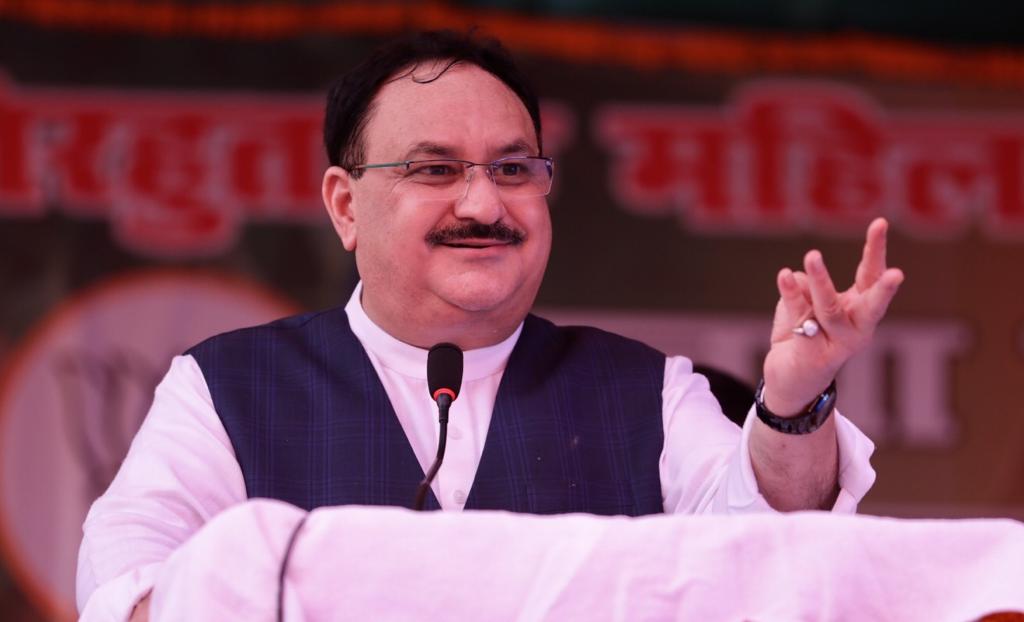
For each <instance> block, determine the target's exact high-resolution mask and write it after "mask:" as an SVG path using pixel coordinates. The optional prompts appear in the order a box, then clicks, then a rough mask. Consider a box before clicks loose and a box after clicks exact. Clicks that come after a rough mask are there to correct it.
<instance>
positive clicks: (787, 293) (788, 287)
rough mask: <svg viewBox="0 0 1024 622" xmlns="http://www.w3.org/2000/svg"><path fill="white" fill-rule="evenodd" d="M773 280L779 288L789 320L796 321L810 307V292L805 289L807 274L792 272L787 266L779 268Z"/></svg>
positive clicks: (805, 313)
mask: <svg viewBox="0 0 1024 622" xmlns="http://www.w3.org/2000/svg"><path fill="white" fill-rule="evenodd" d="M775 282H776V284H777V285H778V288H779V296H780V297H781V298H782V304H783V306H784V307H785V309H786V312H787V314H788V315H789V320H790V321H791V322H796V321H798V320H799V319H800V318H801V317H803V316H805V315H808V312H809V311H810V309H811V301H810V294H809V292H808V291H807V275H806V274H804V273H802V272H793V271H792V270H790V269H789V268H783V269H782V270H779V274H778V276H777V277H776V278H775Z"/></svg>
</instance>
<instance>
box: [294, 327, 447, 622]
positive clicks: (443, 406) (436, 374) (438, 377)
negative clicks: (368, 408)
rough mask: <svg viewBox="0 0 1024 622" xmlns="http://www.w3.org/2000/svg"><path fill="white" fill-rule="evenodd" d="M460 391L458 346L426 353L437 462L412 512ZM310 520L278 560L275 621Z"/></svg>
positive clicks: (421, 499) (440, 452)
mask: <svg viewBox="0 0 1024 622" xmlns="http://www.w3.org/2000/svg"><path fill="white" fill-rule="evenodd" d="M461 388H462V350H461V349H460V348H459V346H457V345H455V344H451V343H439V344H437V345H436V346H434V347H433V348H430V351H429V352H428V353H427V389H428V390H429V391H430V398H431V399H432V400H434V402H435V403H437V420H438V422H439V423H440V424H441V429H440V433H439V435H438V439H437V458H435V459H434V464H432V465H431V466H430V469H429V470H428V471H427V473H426V475H425V476H424V477H423V481H422V482H420V485H419V487H417V489H416V499H415V501H414V502H413V508H415V509H416V510H422V509H423V504H424V502H425V501H426V499H427V491H429V490H430V484H431V482H433V481H434V478H435V477H437V472H438V471H439V470H440V469H441V462H442V461H444V449H445V445H446V444H447V440H448V409H449V408H451V406H452V402H454V401H455V398H456V397H458V395H459V390H460V389H461ZM307 518H309V514H308V513H307V514H306V515H305V516H303V517H302V520H300V521H299V522H298V523H297V524H296V525H295V528H294V529H293V530H292V533H291V536H290V537H289V538H288V545H287V546H286V548H285V551H284V557H283V558H282V560H281V568H280V571H279V572H278V576H277V581H278V583H277V620H278V622H283V621H284V580H285V574H286V573H287V571H288V560H289V559H290V558H291V555H292V549H294V548H295V542H296V540H298V535H299V531H301V530H302V527H303V525H305V524H306V519H307Z"/></svg>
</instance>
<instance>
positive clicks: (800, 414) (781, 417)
mask: <svg viewBox="0 0 1024 622" xmlns="http://www.w3.org/2000/svg"><path fill="white" fill-rule="evenodd" d="M765 397H766V391H765V381H764V379H763V378H762V379H761V382H760V384H758V386H757V391H755V393H754V408H755V410H756V412H757V418H758V419H760V420H761V421H762V422H763V423H764V424H765V425H767V426H768V427H770V428H772V429H773V430H775V431H777V432H783V433H785V434H809V433H811V432H813V431H815V430H817V429H818V428H819V427H821V426H822V424H824V423H825V421H826V420H827V419H828V418H829V416H830V415H831V414H832V411H833V410H835V403H836V381H835V380H833V381H832V382H831V383H830V384H829V385H828V387H827V388H826V389H825V390H824V391H822V392H821V393H819V394H818V395H817V396H815V397H814V399H812V400H811V401H810V402H809V403H806V404H804V405H803V406H802V407H798V408H795V409H792V410H786V411H783V413H785V414H780V413H779V412H778V411H775V410H773V409H772V408H771V407H770V406H769V405H768V403H767V402H766V400H765ZM794 411H795V412H794Z"/></svg>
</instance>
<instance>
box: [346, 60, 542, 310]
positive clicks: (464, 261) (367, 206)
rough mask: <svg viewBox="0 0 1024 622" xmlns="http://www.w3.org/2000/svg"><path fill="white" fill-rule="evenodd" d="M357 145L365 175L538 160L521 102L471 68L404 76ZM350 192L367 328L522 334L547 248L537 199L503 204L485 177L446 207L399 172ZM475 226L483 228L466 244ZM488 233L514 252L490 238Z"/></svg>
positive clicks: (354, 183)
mask: <svg viewBox="0 0 1024 622" xmlns="http://www.w3.org/2000/svg"><path fill="white" fill-rule="evenodd" d="M445 64H446V63H445ZM441 66H443V65H436V64H434V63H426V64H424V65H422V66H421V67H420V68H418V69H417V70H416V72H415V75H416V76H417V77H420V78H424V77H433V76H434V75H435V74H436V73H437V70H438V68H439V67H441ZM363 141H364V145H365V153H366V163H367V164H373V163H384V162H399V161H405V160H429V159H437V158H453V159H460V160H469V161H472V162H481V163H486V162H491V161H493V160H496V159H498V158H502V157H506V156H511V155H538V147H537V137H536V136H535V132H534V129H533V124H532V122H531V119H530V115H529V114H528V113H527V111H526V108H525V107H524V106H523V104H522V102H521V101H520V100H519V98H518V97H517V96H516V95H515V94H514V93H513V92H512V91H511V90H510V89H509V88H508V87H507V86H505V85H504V84H503V83H502V82H501V81H500V80H498V79H497V78H495V77H494V76H492V75H491V74H489V73H487V72H486V71H484V70H482V69H480V68H479V67H477V66H475V65H456V66H454V67H452V68H450V69H449V70H448V71H446V72H445V73H444V74H443V75H441V77H439V78H438V79H436V80H434V81H431V82H427V83H418V82H415V81H413V80H412V79H411V77H409V76H406V77H402V78H399V79H397V80H395V81H393V82H390V83H388V84H386V85H385V86H384V87H383V88H382V89H381V90H380V92H379V93H378V94H377V97H376V99H375V100H374V105H373V106H372V107H371V110H370V113H369V120H368V123H367V124H366V127H365V128H364V132H363ZM348 188H349V191H350V193H351V213H352V219H351V220H352V222H351V223H350V226H349V227H348V228H347V229H346V230H342V228H341V227H339V233H341V237H342V240H343V242H344V243H345V246H346V248H349V250H355V253H356V262H357V265H358V268H359V274H360V277H361V278H362V280H363V287H364V293H363V306H364V307H365V308H366V309H367V312H368V313H370V315H371V317H373V318H374V319H375V320H379V319H384V318H381V317H380V316H381V315H382V314H384V315H387V316H396V317H403V318H404V319H403V321H407V322H413V323H421V324H425V325H429V324H430V323H431V322H452V321H454V322H460V321H468V320H467V318H469V317H472V316H474V315H475V316H476V317H477V318H480V317H487V316H488V315H494V316H495V317H497V316H504V315H507V314H509V313H512V314H514V315H517V316H518V319H517V320H516V323H518V320H521V319H522V317H523V316H524V315H525V314H526V313H527V311H528V310H529V308H530V306H531V305H532V304H533V300H534V298H535V297H536V294H537V289H538V288H539V287H540V282H541V279H542V277H543V273H544V268H545V265H546V263H547V258H548V253H549V250H550V246H551V221H550V218H549V215H548V210H547V203H546V200H545V197H529V198H515V199H509V198H506V197H502V196H499V194H498V191H497V189H496V187H495V186H494V184H493V183H492V182H491V180H490V178H489V177H488V176H487V174H486V171H485V170H484V167H476V168H474V169H473V175H472V180H471V182H470V183H469V185H468V187H467V186H466V184H465V183H460V184H459V188H460V190H459V192H458V194H459V196H458V198H456V199H452V200H443V201H438V200H425V199H424V198H423V196H422V193H417V192H415V191H414V188H413V186H412V185H411V183H410V181H409V180H408V179H406V178H405V171H404V169H403V168H401V167H397V168H381V169H369V170H365V171H364V172H363V174H362V177H360V178H359V179H352V180H349V183H348ZM336 224H337V221H336ZM473 225H482V226H483V228H481V227H476V232H475V233H469V231H470V229H469V228H468V227H467V226H473ZM492 227H496V228H498V229H501V228H504V229H505V230H506V233H509V230H511V233H513V234H518V235H511V236H510V237H513V238H517V237H518V238H521V241H515V240H509V239H501V237H500V236H498V238H497V239H496V238H495V237H492V236H491V235H490V232H492V231H493V229H491V228H492ZM460 230H461V231H462V233H461V234H460V233H458V232H459V231H460ZM453 232H454V234H453ZM467 235H468V237H467ZM438 240H441V241H443V242H442V243H438ZM374 316H377V317H374Z"/></svg>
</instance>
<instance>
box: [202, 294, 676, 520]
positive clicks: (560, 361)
mask: <svg viewBox="0 0 1024 622" xmlns="http://www.w3.org/2000/svg"><path fill="white" fill-rule="evenodd" d="M188 354H190V355H192V356H193V357H194V358H195V360H196V361H197V362H198V363H199V367H200V368H201V369H202V372H203V376H204V377H205V379H206V383H207V385H208V386H209V388H210V394H211V395H212V397H213V404H214V406H215V407H216V409H217V414H218V415H219V416H220V419H221V421H222V422H223V424H224V427H225V429H226V430H227V433H228V436H229V437H230V439H231V444H232V445H233V446H234V450H235V455H236V457H237V459H238V463H239V465H240V466H241V468H242V474H243V476H244V477H245V485H246V490H247V493H248V495H249V497H250V498H253V497H270V498H274V499H281V500H283V501H287V502H289V503H292V504H294V505H297V506H299V507H301V508H305V509H313V508H316V507H319V506H324V505H344V504H359V505H397V506H405V507H410V506H411V505H412V502H413V497H414V495H415V492H416V486H417V484H418V483H419V482H420V480H422V479H423V469H422V468H421V467H420V465H419V463H418V462H417V460H416V456H415V454H414V453H413V450H412V446H411V445H410V444H409V441H408V439H407V438H406V436H405V433H404V432H403V431H402V426H401V424H400V423H399V421H398V418H397V417H396V416H395V412H394V409H393V408H392V406H391V403H390V401H389V400H388V396H387V393H386V392H385V390H384V386H383V385H382V384H381V382H380V379H379V378H378V377H377V373H376V371H374V369H373V365H372V364H371V363H370V360H369V358H367V356H366V352H365V351H364V350H363V347H362V345H361V344H360V343H359V341H358V339H356V336H355V335H354V334H353V333H352V330H351V329H350V328H349V323H348V317H347V316H346V315H345V311H344V310H343V309H340V308H338V309H333V310H329V311H324V312H320V313H311V314H306V315H301V316H296V317H291V318H286V319H283V320H279V321H277V322H273V323H271V324H266V325H263V326H257V327H254V328H246V329H242V330H237V331H234V332H230V333H225V334H223V335H218V336H216V337H213V338H211V339H208V340H206V341H204V342H203V343H201V344H199V345H197V346H196V347H194V348H192V349H191V350H189V351H188ZM664 369H665V356H664V355H663V354H662V353H660V352H658V351H656V350H654V349H652V348H650V347H648V346H646V345H644V344H641V343H639V342H636V341H632V340H629V339H626V338H624V337H619V336H617V335H613V334H610V333H606V332H604V331H600V330H597V329H594V328H583V327H564V328H563V327H556V326H555V325H554V324H552V323H551V322H548V321H547V320H544V319H541V318H538V317H536V316H533V315H531V316H528V317H527V318H526V322H525V325H524V326H523V331H522V334H521V335H520V337H519V341H518V342H517V343H516V346H515V348H514V349H513V351H512V354H511V357H510V358H509V361H508V365H507V367H506V369H505V373H504V375H503V376H502V379H501V384H500V387H499V389H498V395H497V399H496V401H495V405H494V413H493V415H492V417H491V425H490V428H489V430H488V432H487V439H486V442H485V443H484V449H483V454H482V456H481V459H480V467H479V469H478V470H477V473H476V479H475V480H474V482H473V486H472V488H471V489H470V493H469V497H468V499H467V500H466V508H467V509H504V510H511V511H516V512H532V513H537V514H553V513H562V512H590V513H594V514H626V515H630V516H637V515H641V514H651V513H655V512H661V511H662V499H661V483H660V479H659V476H658V459H659V456H660V454H661V449H662V445H663V443H664V434H663V431H662V413H661V388H662V382H663V379H664ZM424 397H425V398H426V397H427V396H426V394H424ZM427 507H428V508H431V509H437V508H438V507H439V505H438V502H437V499H436V498H435V497H434V495H433V493H431V494H430V495H429V497H428V499H427Z"/></svg>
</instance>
